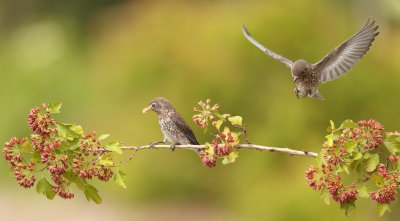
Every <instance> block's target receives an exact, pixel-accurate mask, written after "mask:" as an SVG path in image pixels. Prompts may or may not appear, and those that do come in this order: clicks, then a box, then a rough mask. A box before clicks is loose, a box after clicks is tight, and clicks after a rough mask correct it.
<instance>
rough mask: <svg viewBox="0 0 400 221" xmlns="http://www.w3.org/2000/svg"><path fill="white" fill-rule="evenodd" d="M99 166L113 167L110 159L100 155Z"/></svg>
mask: <svg viewBox="0 0 400 221" xmlns="http://www.w3.org/2000/svg"><path fill="white" fill-rule="evenodd" d="M99 164H101V165H103V166H114V162H113V161H112V160H111V157H110V156H107V155H102V156H101V157H100V159H99Z"/></svg>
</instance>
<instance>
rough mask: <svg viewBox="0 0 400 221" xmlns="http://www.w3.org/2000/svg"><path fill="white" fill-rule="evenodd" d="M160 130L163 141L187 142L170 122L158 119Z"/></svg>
mask: <svg viewBox="0 0 400 221" xmlns="http://www.w3.org/2000/svg"><path fill="white" fill-rule="evenodd" d="M159 123H160V127H161V131H162V133H163V134H164V141H166V142H171V143H179V144H187V143H188V142H187V139H186V137H185V136H183V135H182V132H181V131H180V130H179V128H177V127H176V126H175V124H174V123H172V122H169V121H168V122H165V121H160V122H159Z"/></svg>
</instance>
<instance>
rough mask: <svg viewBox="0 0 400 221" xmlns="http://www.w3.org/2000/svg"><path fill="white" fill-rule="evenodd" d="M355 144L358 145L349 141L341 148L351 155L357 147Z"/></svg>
mask: <svg viewBox="0 0 400 221" xmlns="http://www.w3.org/2000/svg"><path fill="white" fill-rule="evenodd" d="M357 144H358V142H357V141H349V142H346V143H345V144H344V145H343V148H344V149H346V150H347V151H348V152H349V153H351V152H353V151H354V149H355V148H356V147H357Z"/></svg>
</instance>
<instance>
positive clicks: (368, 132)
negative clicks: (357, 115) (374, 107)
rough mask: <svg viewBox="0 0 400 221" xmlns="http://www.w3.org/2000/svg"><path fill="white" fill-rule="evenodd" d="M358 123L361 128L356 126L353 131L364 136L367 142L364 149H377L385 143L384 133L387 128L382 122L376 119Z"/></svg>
mask: <svg viewBox="0 0 400 221" xmlns="http://www.w3.org/2000/svg"><path fill="white" fill-rule="evenodd" d="M358 125H359V126H360V128H354V130H353V133H355V134H356V135H358V136H360V137H363V138H364V139H365V140H366V141H367V143H366V144H365V145H364V149H366V150H372V149H377V148H378V147H379V146H380V145H381V144H382V143H383V133H382V131H383V130H384V129H385V128H384V127H383V126H382V124H380V123H379V122H377V121H375V120H369V121H365V120H363V121H359V122H358Z"/></svg>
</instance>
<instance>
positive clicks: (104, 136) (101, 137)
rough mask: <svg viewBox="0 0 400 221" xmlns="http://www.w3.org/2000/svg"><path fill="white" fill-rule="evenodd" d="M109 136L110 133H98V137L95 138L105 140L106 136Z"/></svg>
mask: <svg viewBox="0 0 400 221" xmlns="http://www.w3.org/2000/svg"><path fill="white" fill-rule="evenodd" d="M109 136H110V134H102V135H100V137H99V138H98V139H97V140H99V141H100V140H105V139H107V137H109Z"/></svg>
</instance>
